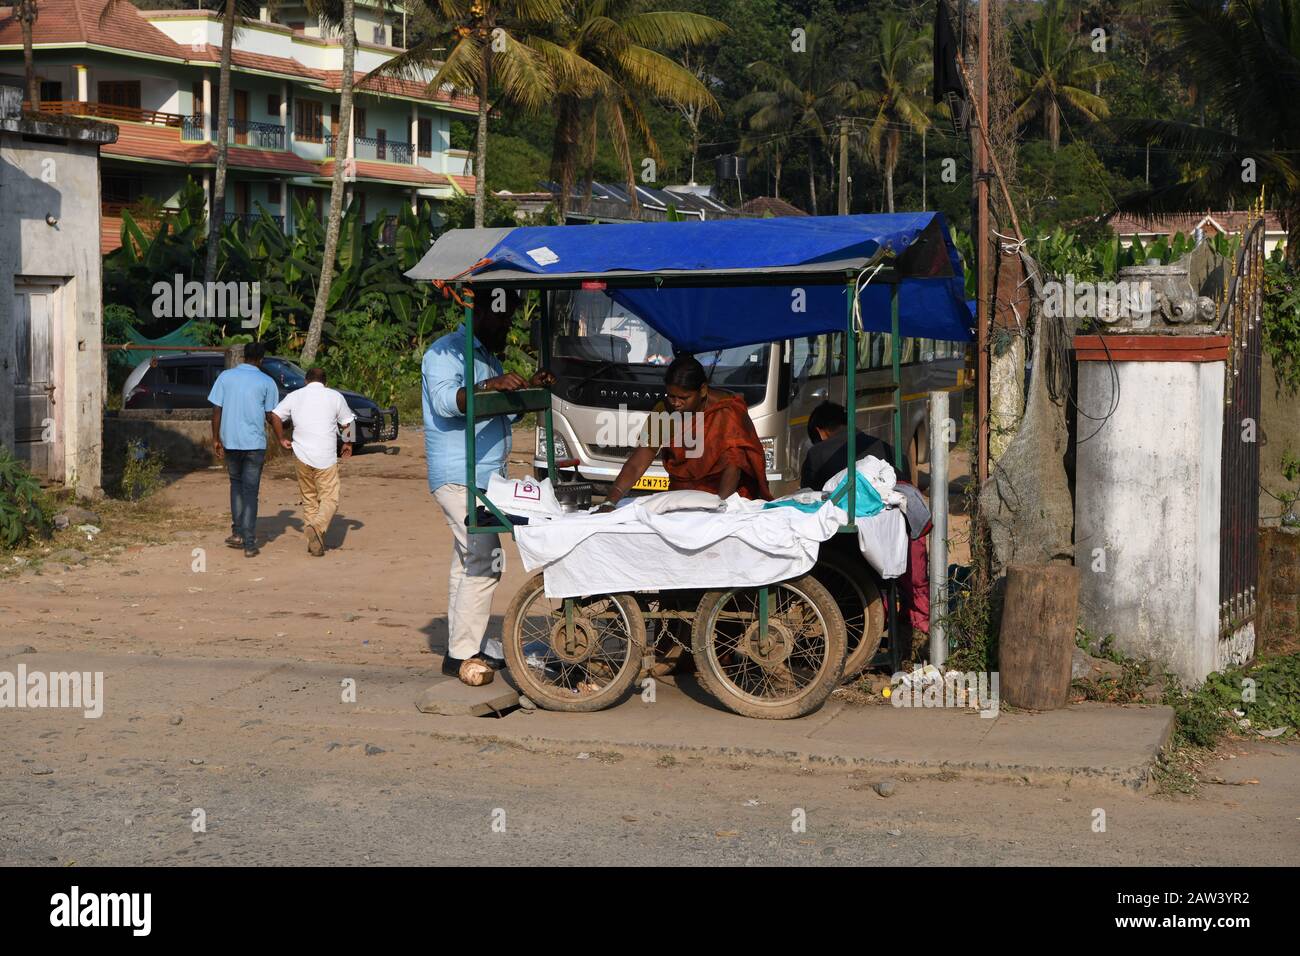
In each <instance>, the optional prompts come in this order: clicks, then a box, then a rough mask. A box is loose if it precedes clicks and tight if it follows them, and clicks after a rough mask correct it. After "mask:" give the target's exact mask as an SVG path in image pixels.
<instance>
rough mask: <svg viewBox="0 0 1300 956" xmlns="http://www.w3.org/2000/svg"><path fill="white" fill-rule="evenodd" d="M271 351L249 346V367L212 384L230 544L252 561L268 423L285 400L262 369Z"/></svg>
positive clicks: (234, 370) (210, 396) (214, 446)
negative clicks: (227, 491)
mask: <svg viewBox="0 0 1300 956" xmlns="http://www.w3.org/2000/svg"><path fill="white" fill-rule="evenodd" d="M265 355H266V346H265V345H263V344H262V343H261V342H250V343H249V344H248V345H245V346H244V362H243V364H242V365H237V366H235V367H234V368H228V369H226V370H225V371H224V372H222V373H221V374H220V375H218V376H217V380H216V381H215V382H213V383H212V391H211V392H209V393H208V401H209V402H211V403H212V404H213V405H214V406H216V407H215V408H213V410H212V451H213V453H214V454H216V456H217V458H218V459H221V458H225V460H226V472H227V474H229V475H230V537H229V538H227V539H226V544H228V545H229V546H230V547H232V548H243V549H244V557H246V558H253V557H256V556H257V553H258V551H259V550H260V549H259V548H258V547H257V493H258V488H259V486H260V485H261V483H262V463H263V462H264V461H265V460H266V424H267V421H268V420H269V419H270V417H271V410H272V409H273V408H275V406H276V405H277V404H279V401H280V391H279V389H277V388H276V386H275V381H274V379H272V378H271V376H269V375H267V374H266V373H265V372H263V371H262V370H261V365H262V358H263V357H264V356H265Z"/></svg>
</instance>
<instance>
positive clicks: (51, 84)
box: [41, 80, 63, 103]
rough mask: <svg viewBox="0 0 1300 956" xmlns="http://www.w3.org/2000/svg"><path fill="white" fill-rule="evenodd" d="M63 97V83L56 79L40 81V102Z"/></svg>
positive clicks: (54, 100)
mask: <svg viewBox="0 0 1300 956" xmlns="http://www.w3.org/2000/svg"><path fill="white" fill-rule="evenodd" d="M61 99H63V84H62V83H60V82H59V81H58V80H42V81H41V102H42V103H52V102H57V101H59V100H61Z"/></svg>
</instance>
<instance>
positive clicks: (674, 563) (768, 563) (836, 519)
mask: <svg viewBox="0 0 1300 956" xmlns="http://www.w3.org/2000/svg"><path fill="white" fill-rule="evenodd" d="M726 505H727V510H726V511H725V512H718V513H710V514H701V513H699V512H677V513H672V514H662V515H661V514H654V513H653V512H650V511H648V510H647V509H645V508H643V507H641V505H640V502H638V504H637V505H636V506H635V507H627V508H620V509H618V510H616V511H614V512H612V513H607V514H589V515H587V514H583V515H565V516H563V517H560V518H557V519H555V520H550V521H540V522H537V523H532V522H530V523H529V524H528V525H524V526H520V527H517V528H515V543H516V544H517V546H518V548H519V554H520V556H521V558H522V559H523V564H524V568H525V569H526V570H528V571H530V572H531V571H535V570H537V569H539V568H541V569H544V570H545V573H546V593H547V595H548V596H549V597H576V596H578V595H585V594H606V593H613V592H619V591H636V590H645V591H650V590H671V589H681V588H720V587H756V586H761V585H764V584H770V583H772V582H773V581H779V580H785V579H787V578H790V577H794V576H797V575H800V574H804V573H807V571H809V570H810V569H811V568H812V566H813V564H814V563H816V560H817V554H818V552H819V550H820V548H821V542H823V541H825V540H827V539H828V538H830V537H831V536H832V535H834V534H835V533H836V532H837V531H838V529H839V527H840V525H841V524H842V523H843V522H844V521H845V520H846V519H847V515H846V513H845V512H844V510H843V509H841V508H838V507H836V506H835V505H833V504H831V503H830V502H827V503H826V504H824V505H823V506H822V507H821V508H819V509H817V510H816V511H812V512H806V511H800V510H799V509H797V508H767V509H765V508H764V507H763V505H764V502H762V501H750V500H748V499H745V498H741V497H740V496H738V495H732V496H731V497H730V498H728V499H727V501H726ZM895 539H897V540H895ZM858 541H859V545H860V547H862V549H863V553H864V554H865V555H866V557H867V560H868V561H869V562H870V563H871V565H872V567H874V568H876V570H877V571H878V572H879V573H880V574H882V576H885V577H897V576H898V575H899V574H901V573H902V571H903V570H904V568H906V565H907V533H906V527H905V524H904V522H903V516H902V513H901V512H899V511H898V510H897V509H893V508H888V509H886V510H885V511H882V512H880V513H879V514H877V515H873V516H872V517H870V518H864V519H860V520H859V522H858ZM900 562H901V563H900Z"/></svg>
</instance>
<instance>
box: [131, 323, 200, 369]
mask: <svg viewBox="0 0 1300 956" xmlns="http://www.w3.org/2000/svg"><path fill="white" fill-rule="evenodd" d="M198 321H199V320H198V319H190V320H189V321H188V322H186V323H185V324H184V325H182V326H181V327H180V328H178V329H173V330H172V331H170V332H168V333H167V334H166V335H164V336H162V337H161V338H157V339H147V338H145V337H144V336H143V335H141V334H140V332H139V331H138V330H137V329H136V328H135V326H133V325H128V326H127V327H126V338H127V341H126V343H125V344H127V345H167V346H177V345H181V346H190V345H203V344H204V342H203V341H202V339H201V338H200V337H199V334H198V332H197V331H196V330H195V328H194V326H195V325H196V324H197V323H198ZM166 354H167V353H166V352H144V351H137V350H134V349H132V350H130V351H128V350H126V349H114V350H113V351H112V352H111V353H109V361H110V362H114V363H116V364H118V365H122V366H125V367H127V368H135V367H136V366H137V365H139V364H140V363H141V362H143V361H147V360H148V359H151V358H154V357H155V356H162V355H166Z"/></svg>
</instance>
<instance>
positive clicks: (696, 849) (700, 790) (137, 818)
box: [0, 431, 1300, 865]
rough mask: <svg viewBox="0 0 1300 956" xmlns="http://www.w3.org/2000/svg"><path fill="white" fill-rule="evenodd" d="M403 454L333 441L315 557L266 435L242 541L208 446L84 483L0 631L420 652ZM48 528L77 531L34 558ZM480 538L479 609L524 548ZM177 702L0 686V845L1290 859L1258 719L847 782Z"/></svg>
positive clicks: (188, 859)
mask: <svg viewBox="0 0 1300 956" xmlns="http://www.w3.org/2000/svg"><path fill="white" fill-rule="evenodd" d="M516 447H517V448H521V449H524V453H525V454H526V453H527V451H529V450H530V449H531V434H530V433H524V434H522V435H520V436H519V437H518V438H517V440H516ZM422 454H423V453H422V444H421V441H420V436H419V434H418V433H417V432H413V431H407V432H406V433H405V434H404V435H403V439H402V441H401V442H400V444H399V445H398V446H396V448H395V449H389V450H388V451H387V452H385V451H383V450H380V449H374V450H372V451H369V452H367V453H366V454H363V455H361V456H358V457H357V458H355V459H353V460H352V461H350V462H347V463H346V464H345V466H344V477H343V498H342V507H341V509H340V513H339V517H338V518H337V519H336V523H335V526H334V528H333V530H332V531H331V534H330V537H329V540H328V544H329V545H330V547H331V550H330V552H329V553H328V554H327V555H326V556H325V557H324V558H313V557H311V556H309V555H308V554H307V551H306V542H305V539H304V537H303V534H302V523H301V519H300V517H299V510H298V495H297V489H296V484H295V482H294V481H293V480H292V479H291V477H290V471H289V469H288V467H287V465H288V463H287V462H286V461H283V460H281V461H279V462H277V463H273V464H272V465H271V466H270V467H269V468H268V472H267V474H266V475H265V477H264V479H263V483H262V497H261V518H260V519H259V530H260V533H261V534H262V535H263V536H264V538H265V541H264V543H263V548H262V553H261V555H260V556H259V557H257V558H252V559H248V558H245V557H244V556H243V554H242V552H240V551H235V550H230V549H227V548H225V547H224V546H223V545H222V539H223V538H224V537H225V535H226V534H228V533H229V532H228V527H229V526H228V498H227V488H228V486H227V482H226V479H225V476H224V472H223V471H222V470H219V469H209V470H207V471H200V472H196V473H192V474H188V475H185V476H180V477H175V478H173V479H172V480H171V481H170V483H169V484H168V486H167V487H166V488H165V489H164V490H162V491H161V492H160V493H159V494H158V496H157V497H156V499H154V500H152V501H151V502H149V503H146V504H144V505H121V504H111V503H106V504H104V505H103V507H102V508H100V512H101V515H100V516H101V520H102V530H101V531H99V532H98V533H90V534H89V537H90V538H91V539H92V540H86V538H87V537H88V535H87V533H85V532H78V531H76V530H69V531H64V532H61V533H60V535H59V537H58V539H57V540H56V541H55V542H52V543H51V544H50V545H49V546H48V547H49V553H48V554H42V550H41V549H38V550H36V551H29V552H27V556H28V557H30V558H34V559H36V560H34V561H33V562H32V563H29V564H27V565H25V566H22V567H19V566H18V565H17V564H14V563H12V562H11V563H10V564H9V565H8V566H7V568H6V570H5V572H4V576H3V577H0V620H2V621H3V635H2V636H0V645H28V646H31V647H34V648H36V649H37V650H38V651H39V652H40V653H51V652H76V651H85V650H87V649H91V650H93V651H94V652H95V653H97V654H107V655H121V656H122V657H123V658H125V657H127V656H128V655H154V656H158V657H161V658H173V657H177V658H182V657H183V658H204V659H211V660H212V662H213V667H214V668H215V667H216V666H217V665H218V664H229V663H231V662H235V661H238V660H246V659H255V658H281V659H288V660H296V661H302V662H320V663H330V662H341V663H347V664H352V665H383V666H389V667H394V668H403V669H408V670H410V671H413V672H418V673H425V672H427V673H434V672H435V668H436V666H437V664H438V663H439V658H438V656H437V655H439V654H441V653H442V652H443V650H444V649H445V646H446V618H445V609H446V587H447V583H446V579H447V561H448V554H449V540H450V539H449V534H448V531H447V528H446V526H445V524H444V522H443V519H442V516H441V514H440V513H439V511H438V509H437V507H436V505H435V504H434V502H433V500H432V498H431V496H430V495H429V493H428V489H427V486H426V484H425V480H424V464H423V460H422ZM519 459H520V460H519V462H518V463H517V465H516V466H517V467H520V468H522V467H523V463H522V459H523V455H520V456H519ZM69 547H72V548H77V549H79V550H81V551H84V552H85V553H87V554H89V555H90V556H91V557H90V558H89V559H88V560H87V561H86V563H84V564H80V563H72V564H70V565H69V564H64V563H60V562H58V561H55V560H52V558H53V557H55V556H57V552H58V551H60V550H62V549H66V548H69ZM505 548H506V553H507V563H506V569H505V577H504V579H503V581H502V584H501V588H500V591H499V592H498V598H497V601H496V606H495V611H496V612H497V615H498V617H496V618H494V624H493V626H494V627H499V626H500V621H499V614H500V612H501V611H502V610H503V609H504V607H505V603H506V601H507V600H508V597H509V595H511V594H513V593H514V592H515V590H516V589H517V588H518V587H519V585H520V584H521V583H522V580H523V576H524V575H523V571H522V568H521V567H520V564H519V561H518V558H517V555H516V554H515V552H514V548H513V545H512V544H510V543H509V542H506V543H505ZM63 557H64V559H65V561H66V560H74V561H75V559H76V558H77V556H76V555H73V556H67V555H64V556H63ZM42 558H43V560H42ZM3 668H10V669H12V668H11V665H10V664H9V663H7V662H6V661H4V660H0V669H3ZM201 697H202V693H201V692H196V706H197V705H198V704H201V702H202V701H201V700H199V699H197V698H201ZM179 716H180V715H177V717H173V718H172V719H170V720H169V719H167V718H166V717H165V716H162V717H159V716H157V715H155V714H152V713H150V712H149V711H148V710H147V708H140V709H139V710H138V712H133V711H132V710H131V708H129V707H128V708H126V710H125V711H124V710H123V709H122V708H118V709H117V710H115V711H114V713H113V715H105V717H104V719H103V721H104V722H103V723H102V724H101V725H98V726H97V727H96V728H95V729H93V730H91V731H86V728H85V722H80V721H77V720H72V719H71V718H70V715H68V714H67V713H58V712H53V711H48V710H47V711H22V712H19V711H13V710H7V711H0V721H3V737H4V740H5V744H6V746H5V747H4V751H5V753H4V754H3V755H0V864H46V865H69V864H74V863H80V864H91V863H102V864H127V863H166V864H193V863H206V864H219V863H244V864H277V863H299V864H306V863H314V864H327V865H328V864H338V863H345V864H363V865H364V864H380V863H387V864H396V863H516V864H517V863H634V864H651V865H655V864H665V865H670V864H679V863H683V862H686V863H712V864H716V863H737V864H742V863H751V862H770V863H787V864H877V865H879V864H890V863H897V864H952V863H960V864H985V865H988V864H998V863H1026V864H1060V863H1078V864H1087V865H1107V864H1121V863H1126V864H1137V865H1159V864H1162V863H1179V864H1182V863H1185V864H1234V865H1238V864H1239V865H1277V864H1290V865H1294V864H1296V863H1297V862H1300V839H1298V837H1300V805H1297V794H1300V760H1297V756H1298V752H1297V748H1296V747H1294V746H1288V745H1285V744H1280V743H1276V742H1268V743H1242V744H1234V745H1230V746H1228V747H1226V748H1225V749H1224V750H1223V751H1222V752H1221V753H1220V754H1219V755H1218V757H1217V758H1216V759H1215V760H1214V762H1213V763H1212V765H1211V766H1210V767H1209V768H1207V775H1209V776H1215V777H1218V778H1221V779H1223V780H1225V781H1228V783H1226V784H1223V785H1207V786H1205V787H1203V788H1202V790H1201V791H1200V793H1199V794H1198V795H1196V796H1178V797H1166V796H1160V795H1158V794H1155V793H1153V792H1143V793H1141V794H1132V793H1127V792H1122V791H1116V790H1113V789H1097V790H1095V791H1093V790H1089V789H1087V788H1086V787H1082V786H1073V787H1071V786H1065V785H1047V786H1032V785H1025V784H1021V785H1017V784H1016V783H1014V782H1001V783H998V782H982V781H977V780H972V779H966V778H964V777H962V776H960V775H958V774H952V773H932V774H916V775H909V774H901V773H900V774H894V775H893V777H892V779H893V781H894V782H895V784H896V791H895V793H894V795H893V796H891V797H888V798H886V797H882V796H879V795H878V794H877V793H876V792H875V791H874V790H873V789H872V784H873V783H877V782H880V780H881V779H883V778H884V777H887V776H889V775H888V774H886V773H875V772H868V771H862V770H858V771H853V772H850V771H846V770H836V769H834V768H827V767H818V768H809V767H802V768H801V767H793V766H769V765H760V764H754V763H749V762H745V761H726V760H720V759H709V758H704V757H700V756H698V755H689V754H683V755H682V756H678V757H674V756H672V755H671V754H660V755H658V756H655V755H652V754H646V753H641V752H630V753H622V752H618V751H600V750H596V749H593V750H592V751H591V752H589V753H585V754H574V753H570V752H549V751H545V750H537V751H530V750H526V749H520V748H517V747H514V746H508V745H502V744H501V743H498V742H496V741H494V740H493V738H492V737H491V730H490V721H489V722H487V724H485V732H484V737H483V738H482V739H481V740H472V741H467V740H464V739H457V740H450V739H445V738H442V737H439V736H438V735H437V731H436V724H435V723H430V724H429V726H428V729H427V730H425V729H423V726H424V725H422V724H421V725H418V729H413V728H412V727H411V726H407V725H401V726H397V725H382V724H380V723H374V724H373V725H367V724H365V723H364V722H362V723H358V724H356V725H355V726H351V727H350V728H345V729H343V730H340V729H339V728H338V727H336V726H312V725H305V724H303V723H302V722H301V721H297V722H295V721H289V720H287V719H286V720H281V719H279V718H275V717H272V716H269V715H268V716H266V717H265V718H264V717H263V716H262V715H261V714H259V713H255V712H250V713H248V714H245V715H233V716H232V714H231V713H230V712H228V711H224V712H220V713H218V712H216V711H211V712H208V713H206V714H200V715H199V716H193V717H192V716H186V717H184V719H183V720H182V719H178V718H179ZM240 718H243V719H240ZM430 720H432V718H430ZM1249 781H1258V782H1257V783H1253V782H1249ZM195 808H203V810H204V812H205V814H206V817H207V819H208V821H209V825H208V828H207V831H206V832H205V833H195V832H194V830H193V829H192V826H191V815H192V812H193V810H194V809H195ZM1099 808H1100V809H1103V810H1105V811H1106V820H1107V821H1108V824H1107V827H1106V829H1105V830H1104V831H1098V830H1096V828H1095V821H1096V813H1095V811H1096V810H1097V809H1099ZM498 811H500V813H498ZM800 813H802V815H803V817H804V818H805V819H806V827H805V829H803V830H802V831H799V830H796V829H795V828H793V827H792V821H793V820H797V819H798V818H799V814H800ZM500 820H504V821H505V824H504V830H501V829H500V828H498V827H496V826H494V824H495V823H497V822H499V821H500Z"/></svg>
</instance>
